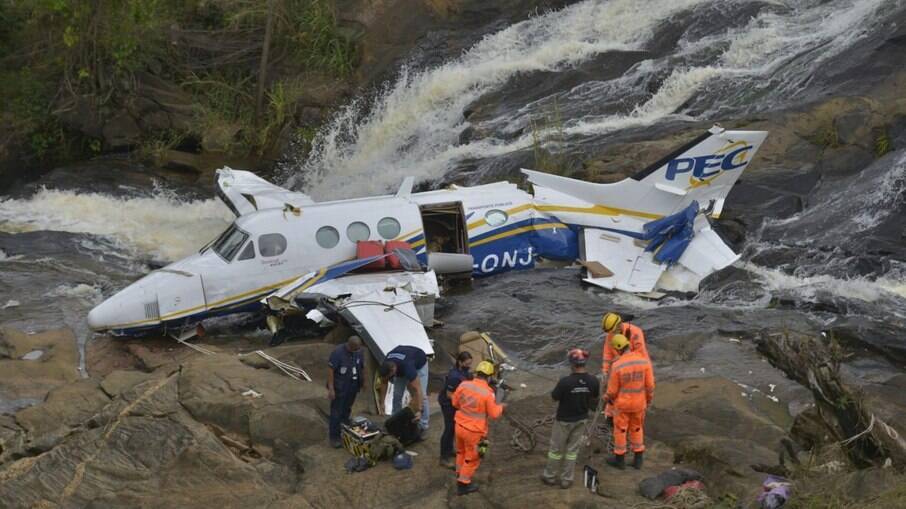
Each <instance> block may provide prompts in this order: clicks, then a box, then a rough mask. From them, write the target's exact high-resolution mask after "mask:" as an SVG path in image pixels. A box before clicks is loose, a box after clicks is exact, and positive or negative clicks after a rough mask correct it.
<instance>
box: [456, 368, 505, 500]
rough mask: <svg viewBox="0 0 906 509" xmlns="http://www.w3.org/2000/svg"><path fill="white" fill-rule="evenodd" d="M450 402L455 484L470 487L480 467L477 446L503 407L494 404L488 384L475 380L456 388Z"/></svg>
mask: <svg viewBox="0 0 906 509" xmlns="http://www.w3.org/2000/svg"><path fill="white" fill-rule="evenodd" d="M452 402H453V408H455V409H456V418H455V422H456V474H457V475H456V480H457V481H458V482H461V483H463V484H469V483H471V482H472V476H473V475H474V474H475V471H476V470H478V466H479V465H480V464H481V457H480V456H478V442H480V441H481V439H482V438H484V437H485V436H487V434H488V417H490V418H491V419H496V418H498V417H500V416H501V415H502V414H503V406H502V405H498V404H497V401H496V400H495V398H494V391H493V390H492V389H491V387H490V386H489V385H488V382H487V381H485V380H482V379H481V378H477V377H476V378H475V379H474V380H466V381H463V382H462V383H461V384H459V387H457V388H456V392H454V393H453V398H452Z"/></svg>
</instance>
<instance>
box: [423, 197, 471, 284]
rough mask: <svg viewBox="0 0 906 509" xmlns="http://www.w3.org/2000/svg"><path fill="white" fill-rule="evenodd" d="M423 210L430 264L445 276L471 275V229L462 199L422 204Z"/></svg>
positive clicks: (426, 246) (463, 276) (468, 276)
mask: <svg viewBox="0 0 906 509" xmlns="http://www.w3.org/2000/svg"><path fill="white" fill-rule="evenodd" d="M419 212H420V213H421V216H422V225H423V227H424V232H425V248H426V252H427V259H428V267H430V268H431V269H433V270H434V271H435V272H437V273H438V274H441V275H445V276H454V275H455V277H456V278H470V277H471V274H472V270H473V267H474V259H473V258H472V255H471V254H469V230H468V227H467V225H466V217H465V214H464V213H463V208H462V202H458V201H457V202H448V203H432V204H429V205H422V206H421V207H419Z"/></svg>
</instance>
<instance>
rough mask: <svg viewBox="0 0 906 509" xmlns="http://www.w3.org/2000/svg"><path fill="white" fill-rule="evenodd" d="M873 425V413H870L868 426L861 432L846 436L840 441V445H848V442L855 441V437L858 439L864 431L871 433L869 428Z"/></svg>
mask: <svg viewBox="0 0 906 509" xmlns="http://www.w3.org/2000/svg"><path fill="white" fill-rule="evenodd" d="M874 427H875V414H871V422H869V423H868V427H867V428H865V429H864V430H863V431H862V432H860V433H856V434H855V435H853V436H851V437H849V438H847V439H846V440H843V441H842V442H840V445H849V444H851V443H853V442H855V441H856V439H858V438H859V437H861V436H862V435H864V434H866V433H871V430H872V428H874Z"/></svg>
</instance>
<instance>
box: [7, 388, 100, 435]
mask: <svg viewBox="0 0 906 509" xmlns="http://www.w3.org/2000/svg"><path fill="white" fill-rule="evenodd" d="M109 401H110V398H109V397H108V396H107V395H106V394H104V392H103V391H101V390H100V386H99V384H98V382H97V381H94V380H80V381H78V382H76V383H74V384H68V385H65V386H63V387H60V388H57V389H54V390H53V391H51V392H50V394H48V395H47V399H46V400H45V401H44V403H42V404H41V405H39V406H33V407H30V408H26V409H24V410H20V411H19V412H17V413H16V422H17V423H19V425H20V426H21V427H22V428H23V429H24V430H25V431H26V432H27V433H28V435H29V437H30V438H31V439H32V440H34V439H36V438H38V437H40V436H42V435H45V434H48V433H51V432H53V431H55V430H58V429H59V428H61V427H62V428H71V427H74V426H77V425H79V424H80V423H82V422H84V421H86V420H87V419H88V418H89V417H91V416H92V415H94V414H95V413H97V412H98V411H99V410H100V409H101V408H102V407H103V406H104V405H106V404H107V403H108V402H109Z"/></svg>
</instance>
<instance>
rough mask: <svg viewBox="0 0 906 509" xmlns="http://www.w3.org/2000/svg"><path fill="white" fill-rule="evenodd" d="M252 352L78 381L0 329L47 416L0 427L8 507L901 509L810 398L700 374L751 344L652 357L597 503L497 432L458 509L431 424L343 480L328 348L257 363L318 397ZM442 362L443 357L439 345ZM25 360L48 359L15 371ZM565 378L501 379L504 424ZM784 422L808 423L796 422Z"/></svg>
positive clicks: (509, 429)
mask: <svg viewBox="0 0 906 509" xmlns="http://www.w3.org/2000/svg"><path fill="white" fill-rule="evenodd" d="M441 336H445V335H444V334H441ZM764 341H765V340H762V343H760V344H762V345H766V344H771V343H765V342H764ZM256 343H257V340H256V339H252V338H249V339H242V338H240V339H233V340H216V339H215V340H209V341H203V342H202V343H201V344H203V346H204V348H206V349H209V350H210V351H212V352H213V353H211V354H209V355H206V354H203V353H200V352H198V351H195V350H191V349H189V348H186V347H184V346H182V345H179V344H178V343H176V342H173V341H171V340H166V339H160V340H153V339H152V340H146V341H138V340H135V341H121V340H112V339H109V338H96V339H95V340H93V341H92V342H91V343H90V344H89V349H88V359H87V365H88V371H89V373H88V375H89V376H88V378H85V379H78V377H77V376H76V371H75V369H74V362H75V356H74V352H73V351H72V347H71V345H72V340H71V338H70V337H69V333H68V332H67V331H65V330H64V331H52V332H48V333H44V334H40V335H26V334H22V333H19V332H16V331H13V330H9V329H5V330H4V331H3V334H2V339H0V345H2V353H3V360H0V363H2V368H3V373H4V376H3V377H2V380H0V391H2V394H4V397H5V398H7V399H9V398H10V397H13V398H17V399H19V400H23V399H26V398H32V399H35V400H41V403H39V404H37V405H34V406H29V407H27V408H23V409H21V410H18V411H13V412H10V413H9V414H8V415H4V416H2V417H0V499H2V500H3V501H4V506H5V507H10V508H35V507H41V508H51V507H61V508H62V507H66V508H70V507H92V508H94V507H211V506H215V505H216V506H220V507H248V506H250V505H255V506H260V507H329V506H336V505H338V504H347V505H348V504H352V505H355V506H357V507H386V506H387V505H390V504H396V505H401V506H409V505H413V506H414V505H421V506H424V507H524V506H525V505H529V504H539V503H545V504H550V505H554V506H564V505H569V506H575V507H586V506H596V507H615V508H616V507H627V506H631V505H633V504H639V503H643V502H645V501H646V499H644V498H642V497H641V495H640V494H639V492H638V483H639V482H640V481H641V480H642V479H644V478H646V477H650V476H652V475H656V474H658V473H660V472H661V471H664V470H667V469H671V468H673V467H675V466H683V467H688V468H693V469H695V470H697V471H699V472H701V473H702V474H703V476H704V479H705V481H704V482H705V485H706V486H707V494H708V495H709V497H710V499H711V500H712V501H713V503H714V504H720V505H719V506H720V507H753V506H752V501H753V500H754V497H755V496H756V495H757V493H758V490H759V489H760V485H761V481H762V480H763V478H764V476H765V473H764V472H773V473H783V474H785V475H789V476H791V477H792V479H794V483H796V491H795V493H796V495H794V499H793V500H792V501H791V504H792V505H791V507H805V506H806V505H805V500H810V499H811V498H808V497H812V496H813V492H814V491H815V488H816V487H817V486H833V489H831V490H830V491H826V490H825V491H823V492H821V493H818V494H817V495H816V496H823V497H829V496H831V495H832V496H833V497H837V498H836V500H839V501H848V502H853V503H855V502H857V501H858V502H859V503H861V504H863V505H862V507H897V505H895V504H894V505H890V504H891V503H893V502H896V503H901V502H904V501H906V499H904V498H903V497H904V495H906V494H904V493H903V492H902V484H901V483H902V481H903V477H902V476H901V475H900V474H897V473H896V472H897V469H899V468H902V466H903V465H902V464H901V459H900V457H899V456H897V455H896V454H889V455H886V456H885V455H884V454H881V455H880V456H876V457H875V458H874V461H873V462H869V463H867V464H866V463H864V462H863V463H862V464H860V465H859V466H860V467H861V468H856V467H855V466H854V465H853V463H851V459H852V456H851V455H848V454H847V449H846V447H843V446H840V445H839V440H840V438H841V435H840V434H839V433H835V432H834V430H840V429H842V428H840V424H839V421H838V420H837V419H838V418H839V417H837V416H834V415H833V414H830V415H829V414H827V413H822V412H817V413H816V412H815V410H816V407H815V406H814V400H813V399H812V398H811V396H810V392H809V391H808V390H807V389H806V388H804V387H802V386H800V385H798V384H797V383H796V382H793V381H790V380H787V379H786V378H785V377H784V375H783V374H782V373H781V372H780V371H779V370H776V369H774V368H762V369H761V371H762V376H763V377H764V380H766V381H768V380H770V381H772V383H774V384H776V385H775V387H777V388H776V390H773V389H771V390H768V391H760V390H758V389H756V388H753V387H747V386H746V385H745V384H740V383H739V382H737V381H735V380H733V377H724V376H720V375H718V374H712V373H719V371H720V366H717V365H713V364H712V363H711V361H709V357H711V354H709V353H708V351H709V350H713V349H715V348H731V349H734V350H736V354H735V356H736V357H737V358H738V359H739V360H738V361H734V363H739V365H740V366H743V365H744V364H745V363H746V362H757V361H760V360H761V358H760V357H759V356H758V354H757V353H756V352H755V349H754V345H752V344H749V343H748V342H746V343H743V342H728V341H726V340H724V339H714V338H710V337H704V336H702V337H696V335H694V334H692V335H687V336H684V337H682V338H680V337H677V338H675V340H670V341H666V342H665V341H659V342H658V343H657V345H658V346H657V347H655V349H653V351H652V356H653V357H654V358H655V360H656V362H655V364H656V368H657V370H658V373H659V383H658V388H657V396H656V399H655V404H654V406H653V408H652V409H651V410H650V412H649V414H648V417H647V430H646V441H647V443H648V446H649V452H648V453H647V462H646V466H645V468H644V469H643V470H642V471H640V472H638V471H635V470H633V469H628V470H626V471H623V472H617V471H611V469H609V468H607V467H606V466H605V465H604V464H603V459H604V456H605V454H606V450H607V449H606V443H605V442H603V441H602V439H601V436H596V437H595V440H594V441H593V446H592V448H591V450H589V451H586V452H583V455H582V457H581V460H582V461H581V463H582V464H586V463H587V464H590V465H592V466H594V467H595V468H598V469H599V470H600V471H601V472H602V473H603V476H602V488H601V494H600V495H594V494H591V493H589V492H588V491H586V490H584V489H583V488H582V487H581V486H579V485H576V486H574V487H573V488H571V489H569V490H560V489H552V488H548V487H546V486H544V485H543V484H541V483H540V481H539V480H538V474H539V472H540V470H541V468H542V466H543V463H544V461H545V454H546V443H545V440H546V432H547V429H546V428H545V426H543V425H542V426H539V427H537V428H536V431H537V434H538V436H537V439H538V443H537V445H536V446H535V447H534V449H533V450H532V451H531V452H529V453H525V452H522V451H520V450H517V449H516V448H514V447H513V446H512V445H511V440H512V436H513V431H514V428H513V426H512V425H511V424H510V423H509V421H507V420H506V419H504V420H501V421H500V422H498V423H495V425H494V426H492V433H491V441H492V452H491V453H490V455H489V456H488V458H487V460H486V462H485V463H484V465H483V467H482V469H481V470H480V472H479V476H478V481H479V482H480V483H481V484H482V486H483V490H482V492H481V493H480V494H478V495H472V496H469V497H456V496H455V495H454V486H455V483H454V479H453V476H452V474H451V472H450V471H448V470H444V469H442V468H441V467H439V466H437V457H436V455H437V451H436V449H437V442H438V440H439V435H440V431H441V425H440V423H439V415H437V416H435V419H434V421H433V422H434V424H433V425H432V427H431V431H430V433H429V436H428V439H427V440H426V441H425V442H422V443H419V444H416V445H415V446H413V447H411V448H410V450H412V451H413V452H415V453H417V456H416V457H415V467H414V469H413V470H411V471H395V470H393V469H392V468H391V467H390V465H389V464H386V463H384V464H379V465H378V466H376V467H374V468H372V469H370V470H368V471H366V472H363V473H358V474H346V473H345V472H344V469H343V464H344V463H345V461H346V460H347V459H348V457H349V456H348V454H347V453H346V452H344V451H342V450H334V449H331V448H329V446H328V444H327V441H326V439H325V435H326V419H325V415H326V413H327V410H328V409H327V401H326V391H325V389H324V379H325V376H326V370H325V364H324V359H325V358H326V357H327V355H328V353H329V351H330V349H331V348H332V345H331V344H328V343H325V342H322V341H302V342H294V343H290V344H288V345H284V346H280V347H277V348H270V349H267V350H266V352H267V353H269V354H270V355H273V356H274V357H276V358H279V359H281V360H284V361H287V362H292V363H294V364H296V365H297V366H299V367H302V368H303V369H305V370H306V371H307V372H308V373H309V374H310V375H311V376H312V378H313V380H314V381H313V382H298V381H295V380H292V379H290V378H288V377H287V376H286V375H284V374H283V373H281V372H280V371H279V370H277V369H276V368H274V367H273V366H271V365H270V364H268V363H267V362H266V361H264V360H263V359H262V358H260V357H259V356H258V355H257V354H255V353H254V349H255V348H257V344H256ZM440 344H441V347H442V348H444V349H445V350H448V349H449V348H450V347H451V343H450V342H449V341H447V340H441V343H440ZM33 351H40V352H43V354H42V355H41V357H40V358H37V359H33V360H29V359H30V358H32V357H33V355H32V356H28V358H26V356H27V354H28V353H29V352H33ZM444 357H445V356H444V355H440V356H439V358H438V360H435V361H434V362H433V364H432V371H433V373H434V374H435V375H434V377H433V379H432V383H431V392H432V393H433V394H436V390H437V386H438V385H439V381H438V379H437V375H438V374H439V373H441V372H443V371H445V369H446V366H445V359H444ZM769 358H770V356H769ZM775 360H776V359H775ZM678 364H685V365H688V366H689V367H690V368H696V369H694V370H690V371H694V372H697V373H698V374H697V375H690V374H688V373H686V374H682V373H678V372H676V371H675V370H674V369H673V368H672V367H675V366H677V365H678ZM671 366H672V367H671ZM592 369H597V366H592ZM562 371H563V368H560V369H544V368H536V369H530V370H520V371H517V372H516V373H515V375H513V376H511V377H510V378H509V379H508V382H509V383H510V384H511V385H513V386H516V387H520V388H519V389H517V390H516V391H514V392H512V393H511V395H510V397H509V403H510V407H509V412H508V415H509V416H511V417H513V418H515V419H517V420H518V421H519V422H521V423H524V424H528V425H529V426H532V423H534V422H535V421H537V420H543V419H544V418H545V417H547V416H549V415H550V413H551V412H552V411H553V404H552V402H551V401H550V400H549V398H548V396H547V395H546V393H547V391H548V390H549V389H550V386H551V385H552V380H553V379H554V378H555V377H557V376H559V375H561V374H562V373H561V372H562ZM900 378H902V376H901V377H900ZM896 380H899V379H894V380H891V381H888V382H886V383H885V384H884V386H883V387H882V388H881V389H880V390H874V389H873V390H870V391H869V395H870V401H871V405H872V408H873V409H874V411H875V412H877V414H878V415H879V416H881V415H883V416H884V419H885V420H886V422H887V423H890V426H891V428H890V429H893V430H895V432H897V433H900V434H906V429H904V428H902V422H904V421H903V419H902V416H903V415H904V414H906V406H904V405H902V398H895V397H894V398H892V397H890V396H891V395H892V394H896V393H897V391H898V390H902V388H901V389H897V388H896V387H893V386H892V385H891V384H895V383H898V382H897V381H896ZM841 383H846V382H841ZM904 388H906V387H904ZM853 390H861V389H855V388H854V389H853ZM433 394H432V401H433V400H434V399H433ZM366 400H367V398H364V397H363V398H360V401H359V402H358V403H357V406H358V410H357V411H358V412H361V413H365V414H366V415H367V414H369V410H368V401H366ZM775 400H776V401H775ZM779 401H782V403H778V402H779ZM794 407H798V408H800V409H802V410H800V411H799V412H798V413H797V414H796V415H795V416H793V415H791V412H790V408H794ZM433 410H434V411H437V408H436V405H435V408H433ZM879 418H880V417H879ZM376 419H380V418H376ZM878 426H879V428H880V425H878ZM862 429H864V427H863V428H862ZM850 431H853V430H850ZM844 438H845V437H844ZM892 452H895V451H892ZM888 457H889V458H891V459H890V460H887V458H888ZM828 489H829V488H828ZM885 497H887V498H885ZM828 500H830V499H828ZM715 506H717V505H715ZM827 507H837V506H833V505H830V506H827ZM900 507H902V505H901V506H900Z"/></svg>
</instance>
